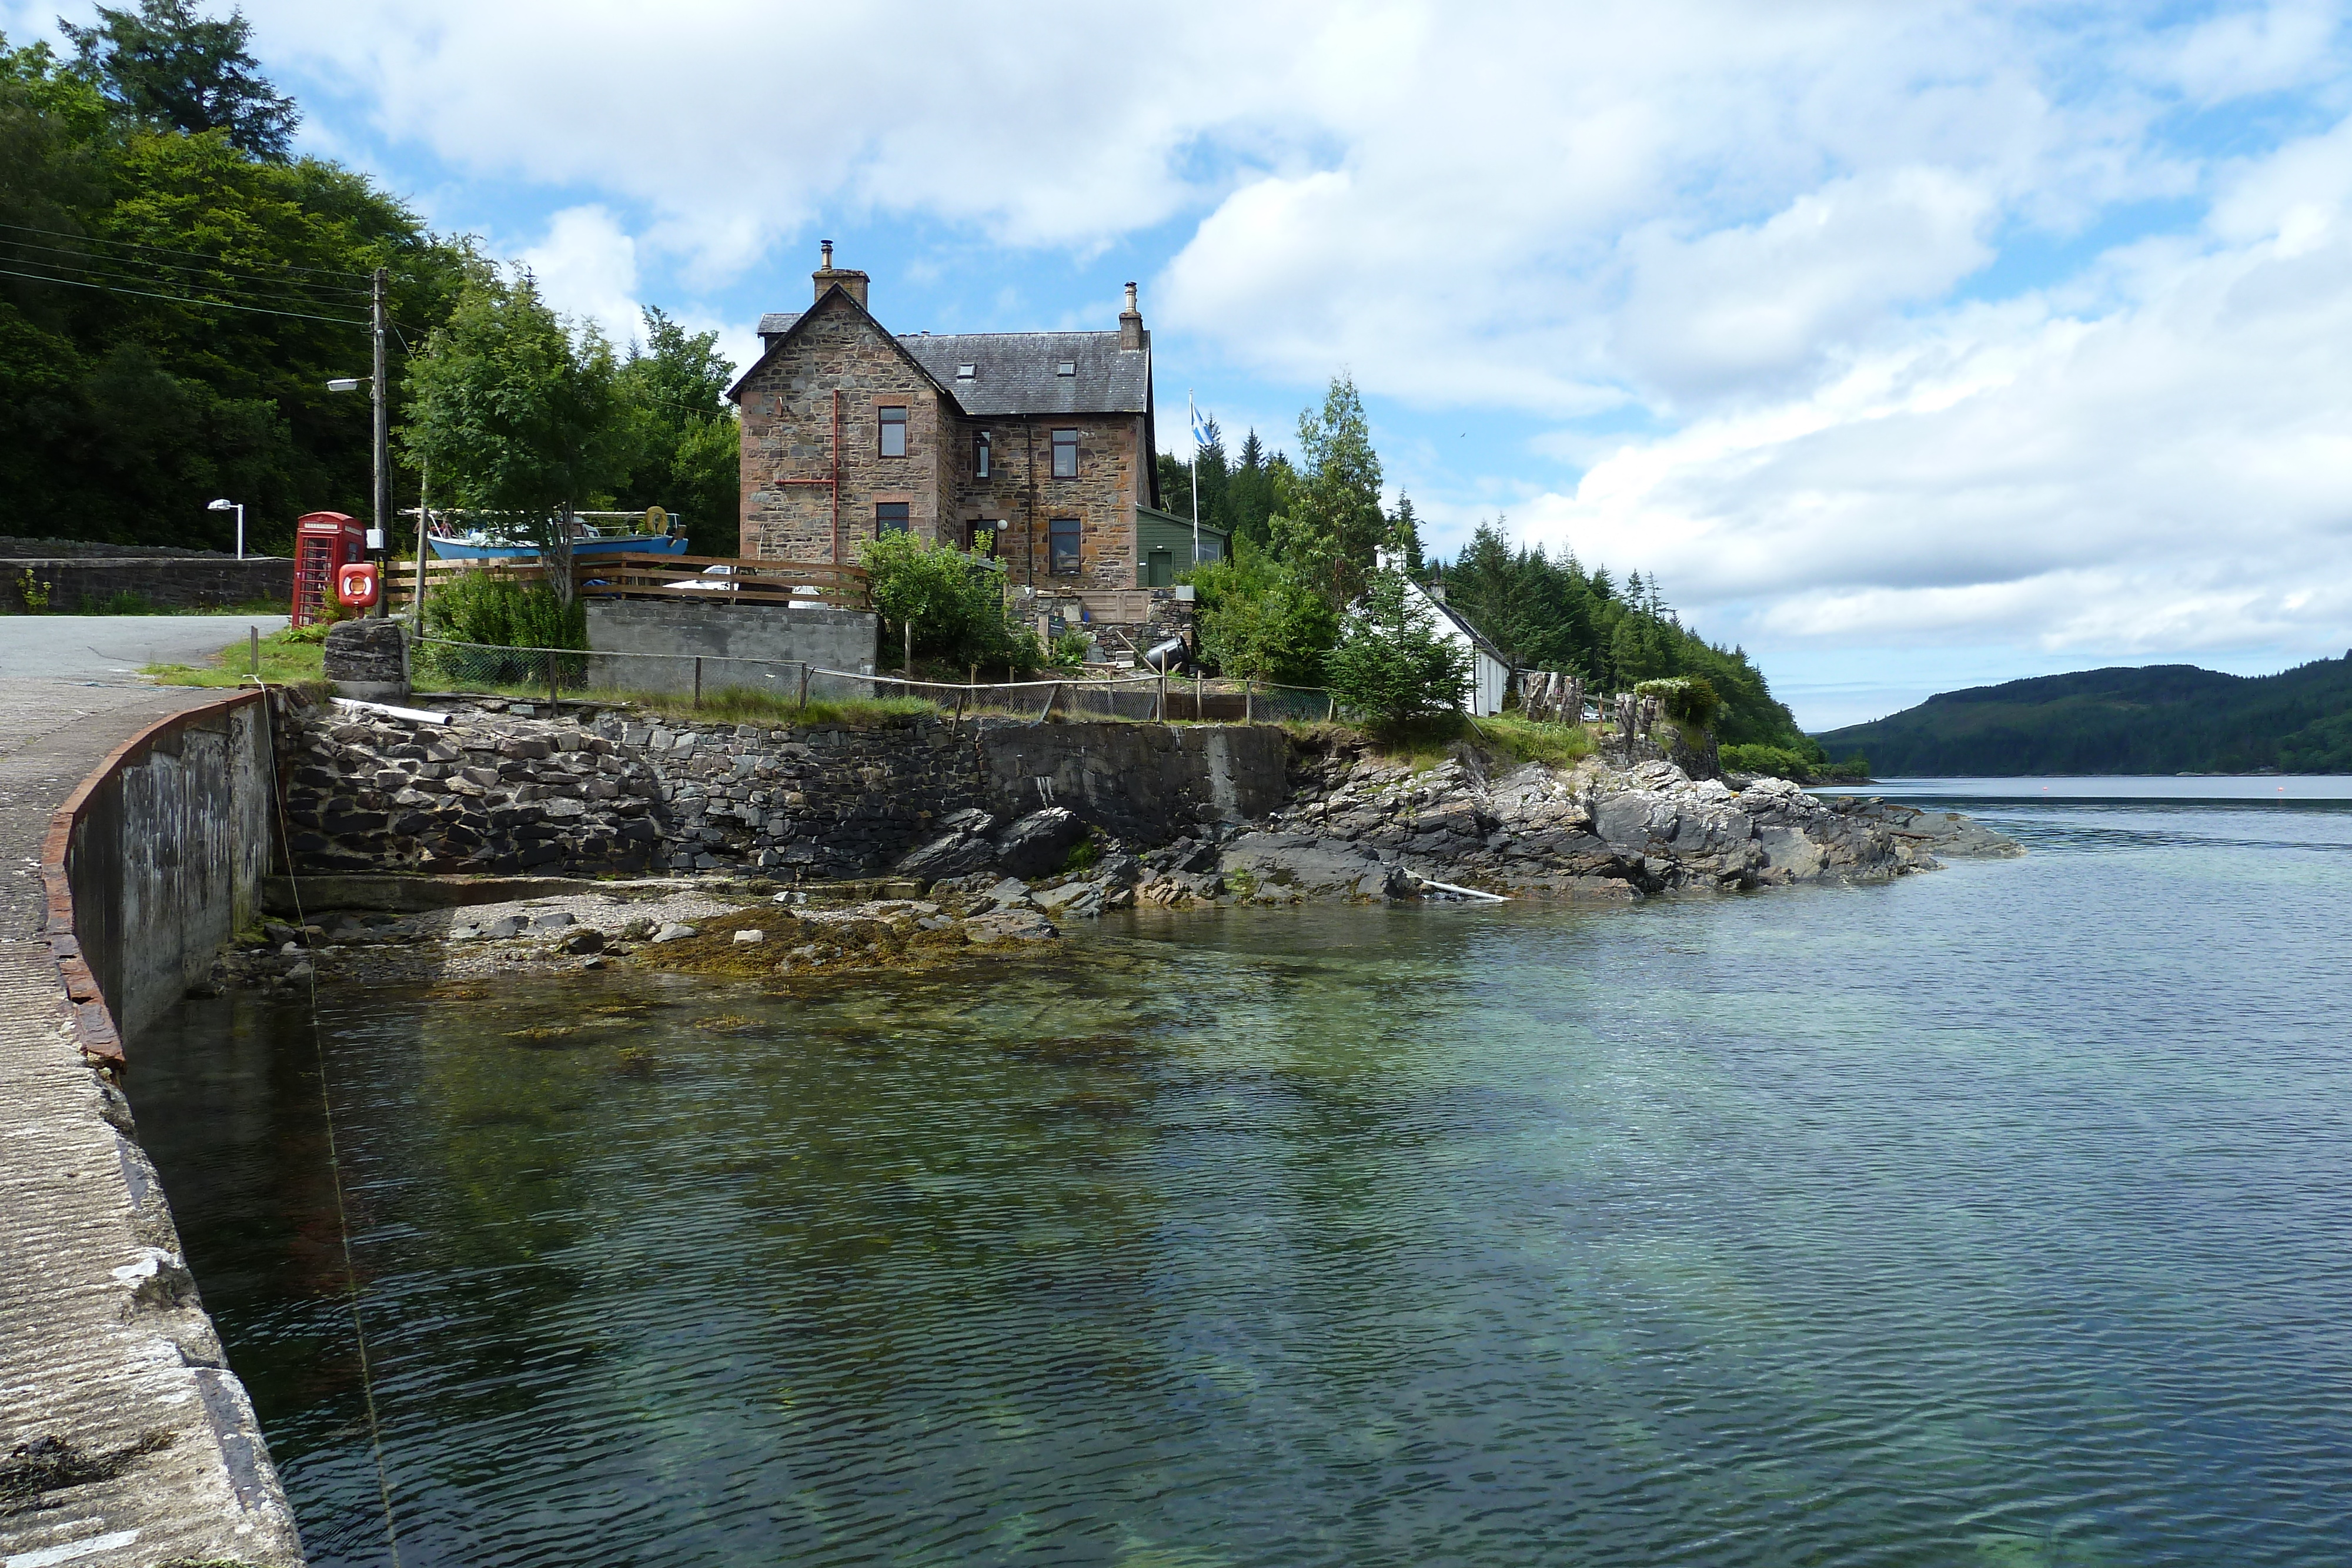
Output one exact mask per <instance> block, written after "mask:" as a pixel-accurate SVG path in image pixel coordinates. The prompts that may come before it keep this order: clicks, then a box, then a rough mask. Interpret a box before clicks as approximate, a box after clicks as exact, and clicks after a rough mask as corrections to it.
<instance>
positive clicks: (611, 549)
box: [425, 507, 688, 561]
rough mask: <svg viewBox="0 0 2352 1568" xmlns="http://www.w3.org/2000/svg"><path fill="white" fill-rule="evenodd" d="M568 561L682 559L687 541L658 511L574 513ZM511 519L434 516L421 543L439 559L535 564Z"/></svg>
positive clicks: (671, 517)
mask: <svg viewBox="0 0 2352 1568" xmlns="http://www.w3.org/2000/svg"><path fill="white" fill-rule="evenodd" d="M682 526H683V525H682V524H681V522H680V520H679V518H678V517H677V516H676V515H675V514H673V513H668V512H665V511H663V510H662V508H660V507H647V508H646V510H644V511H642V512H574V513H572V559H574V560H577V559H580V558H581V557H582V556H599V555H684V554H685V553H686V547H687V542H688V541H687V537H686V535H685V534H684V533H683V532H682V531H681V528H682ZM518 532H520V529H519V528H517V527H516V525H515V522H514V520H513V519H512V518H510V517H467V516H464V515H462V514H453V513H448V512H436V513H434V514H433V516H432V518H431V521H430V522H429V523H428V524H427V526H426V528H425V543H427V544H429V545H431V546H432V547H433V553H434V555H435V556H436V557H437V558H439V559H442V560H513V561H524V560H537V559H539V546H537V545H535V544H532V543H530V542H529V541H528V540H523V539H518V538H516V537H515V536H516V534H517V533H518Z"/></svg>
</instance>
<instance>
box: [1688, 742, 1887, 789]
mask: <svg viewBox="0 0 2352 1568" xmlns="http://www.w3.org/2000/svg"><path fill="white" fill-rule="evenodd" d="M1717 759H1718V760H1720V761H1721V762H1722V764H1723V768H1724V771H1725V772H1727V773H1760V774H1765V775H1769V777H1771V778H1774V779H1795V780H1796V781H1797V782H1798V783H1800V784H1812V783H1817V782H1819V781H1821V780H1822V779H1828V778H1832V777H1848V776H1851V777H1853V778H1856V779H1866V778H1868V777H1869V776H1870V764H1869V762H1868V761H1867V760H1865V759H1864V758H1862V757H1860V756H1855V757H1852V758H1848V759H1847V760H1846V761H1844V762H1843V763H1839V764H1834V765H1833V764H1832V763H1831V762H1830V760H1829V759H1828V758H1826V757H1824V756H1823V755H1822V749H1821V747H1818V746H1804V747H1793V746H1757V745H1752V744H1751V745H1744V746H1727V747H1723V748H1722V750H1721V751H1720V752H1719V753H1717Z"/></svg>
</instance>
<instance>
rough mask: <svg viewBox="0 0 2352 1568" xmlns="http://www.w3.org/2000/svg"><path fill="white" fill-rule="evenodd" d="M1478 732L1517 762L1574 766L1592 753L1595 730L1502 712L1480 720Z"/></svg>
mask: <svg viewBox="0 0 2352 1568" xmlns="http://www.w3.org/2000/svg"><path fill="white" fill-rule="evenodd" d="M1465 722H1467V721H1465ZM1475 732H1476V734H1477V735H1478V736H1479V737H1481V738H1482V739H1484V740H1486V742H1487V743H1488V744H1489V745H1491V746H1492V747H1495V749H1496V750H1498V751H1501V752H1503V753H1505V754H1506V755H1507V756H1508V757H1509V758H1511V759H1512V760H1514V761H1517V762H1541V763H1545V764H1548V765H1549V766H1550V767H1553V768H1573V767H1575V766H1576V764H1578V763H1579V762H1581V761H1582V760H1584V758H1588V757H1590V756H1591V755H1592V732H1591V730H1589V729H1587V728H1585V727H1583V726H1582V725H1580V724H1542V723H1538V722H1537V721H1536V720H1533V719H1527V718H1521V717H1520V716H1518V715H1517V714H1510V713H1502V714H1492V715H1489V716H1486V717H1485V718H1482V719H1479V720H1477V721H1476V727H1475Z"/></svg>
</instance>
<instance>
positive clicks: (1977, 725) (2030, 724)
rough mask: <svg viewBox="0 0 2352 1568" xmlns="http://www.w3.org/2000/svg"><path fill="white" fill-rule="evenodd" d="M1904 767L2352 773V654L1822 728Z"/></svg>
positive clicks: (2116, 678)
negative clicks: (2281, 667)
mask: <svg viewBox="0 0 2352 1568" xmlns="http://www.w3.org/2000/svg"><path fill="white" fill-rule="evenodd" d="M1820 738H1821V742H1822V745H1824V746H1828V747H1835V748H1838V749H1845V748H1847V747H1853V748H1856V749H1860V750H1864V751H1867V752H1868V754H1869V756H1870V758H1871V760H1872V761H1873V762H1874V763H1875V764H1876V765H1877V766H1878V768H1880V770H1881V771H1883V772H1884V773H1885V774H1888V775H1891V776H1894V777H1898V778H1901V777H1939V776H1946V775H1977V774H1986V775H2000V774H2011V775H2014V774H2032V773H2183V772H2193V773H2250V772H2254V771H2257V770H2259V769H2263V768H2284V769H2287V770H2290V771H2294V772H2305V773H2341V772H2352V655H2347V657H2345V658H2342V659H2319V660H2315V661H2314V662H2312V663H2311V664H2303V665H2299V666H2298V667H2296V668H2294V669H2292V670H2287V671H2284V672H2283V673H2281V674H2275V675H2259V676H2247V675H2228V674H2218V673H2216V672H2214V671H2211V670H2200V669H2198V668H2195V667H2194V666H2192V665H2189V664H2155V665H2149V666H2147V667H2144V668H2138V669H2105V670H2084V671H2080V672H2077V673H2075V674H2064V675H2042V676H2039V677H2036V678H2034V679H2032V680H2024V681H2010V682H2006V683H2004V684H2003V685H1997V686H1975V687H1971V688H1969V689H1968V690H1966V691H1958V692H1944V693H1941V694H1939V695H1936V696H1932V697H1930V698H1928V699H1927V701H1926V702H1925V703H1922V704H1921V705H1919V706H1917V707H1913V708H1906V709H1905V710H1904V711H1903V712H1901V713H1898V714H1895V715H1893V716H1889V717H1886V718H1883V719H1878V720H1875V721H1874V722H1873V723H1870V724H1860V725H1853V726H1849V727H1846V728H1843V729H1838V730H1832V731H1830V732H1829V733H1828V734H1825V735H1823V736H1822V737H1820Z"/></svg>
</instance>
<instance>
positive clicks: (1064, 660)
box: [1033, 632, 1089, 670]
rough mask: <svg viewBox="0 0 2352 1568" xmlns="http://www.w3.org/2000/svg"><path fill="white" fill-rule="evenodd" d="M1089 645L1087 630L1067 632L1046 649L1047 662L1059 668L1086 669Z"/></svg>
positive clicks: (1056, 638)
mask: <svg viewBox="0 0 2352 1568" xmlns="http://www.w3.org/2000/svg"><path fill="white" fill-rule="evenodd" d="M1033 635H1034V633H1033ZM1088 646H1089V644H1088V643H1087V634H1086V633H1085V632H1063V633H1062V634H1061V635H1059V636H1057V637H1055V639H1054V645H1053V646H1052V647H1051V648H1049V649H1047V650H1046V651H1045V662H1046V663H1047V664H1050V665H1052V666H1053V667H1054V668H1055V669H1057V670H1077V669H1084V668H1085V667H1086V663H1087V647H1088Z"/></svg>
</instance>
